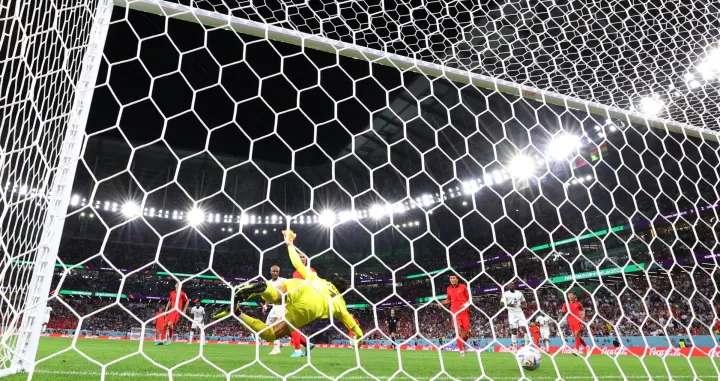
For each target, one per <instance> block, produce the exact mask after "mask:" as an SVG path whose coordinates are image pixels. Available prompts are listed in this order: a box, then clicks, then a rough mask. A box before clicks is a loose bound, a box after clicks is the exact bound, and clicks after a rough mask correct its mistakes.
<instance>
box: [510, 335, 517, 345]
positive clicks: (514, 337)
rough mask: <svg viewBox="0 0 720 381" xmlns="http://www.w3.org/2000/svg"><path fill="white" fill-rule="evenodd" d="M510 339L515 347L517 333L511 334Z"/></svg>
mask: <svg viewBox="0 0 720 381" xmlns="http://www.w3.org/2000/svg"><path fill="white" fill-rule="evenodd" d="M511 340H512V346H513V348H517V335H512V336H511Z"/></svg>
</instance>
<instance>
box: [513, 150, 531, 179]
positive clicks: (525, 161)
mask: <svg viewBox="0 0 720 381" xmlns="http://www.w3.org/2000/svg"><path fill="white" fill-rule="evenodd" d="M508 172H510V175H511V176H512V177H515V178H517V179H526V178H528V177H530V176H532V175H533V173H534V172H535V163H533V161H532V160H531V159H530V158H529V157H527V156H525V155H518V156H515V157H514V158H513V159H512V161H511V162H510V165H509V166H508Z"/></svg>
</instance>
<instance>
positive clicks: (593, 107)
mask: <svg viewBox="0 0 720 381" xmlns="http://www.w3.org/2000/svg"><path fill="white" fill-rule="evenodd" d="M113 2H114V4H115V5H117V6H120V7H125V8H129V9H132V10H137V11H142V12H147V13H152V14H155V15H159V16H164V17H172V18H175V19H179V20H184V21H188V22H193V23H198V22H199V23H201V24H203V25H206V26H210V27H217V28H225V29H230V30H234V31H236V32H238V33H242V34H247V35H252V36H256V37H262V38H267V39H269V40H273V41H280V42H284V43H288V44H292V45H296V46H302V47H307V48H310V49H314V50H320V51H324V52H329V53H336V54H339V55H341V56H344V57H351V58H356V59H361V60H365V61H370V62H373V63H377V64H381V65H387V66H393V67H397V68H399V69H400V70H403V71H408V70H409V71H414V72H418V73H422V74H425V75H427V76H430V77H445V78H447V79H449V80H451V81H454V82H458V83H464V84H472V85H473V86H477V87H480V88H484V89H489V90H497V91H499V92H502V93H506V94H511V95H515V96H520V97H522V98H527V99H533V100H536V101H540V102H545V103H550V104H554V105H559V106H563V107H567V108H570V109H575V110H582V111H586V112H589V113H592V114H595V115H600V116H603V117H611V118H617V119H620V120H624V121H627V122H631V123H636V124H641V125H645V126H648V127H652V128H657V129H663V130H667V131H670V132H676V133H680V134H684V135H688V136H695V137H700V138H703V139H707V140H712V141H720V139H719V138H718V135H720V132H716V131H713V130H710V129H706V128H700V127H697V126H693V125H690V124H687V123H678V122H676V121H672V120H668V119H662V118H657V117H649V116H647V115H644V114H642V113H639V112H634V111H630V110H624V109H621V108H617V107H611V106H606V105H602V104H600V103H596V102H590V101H585V100H582V99H579V98H575V97H569V96H565V95H562V94H559V93H556V92H552V91H546V90H541V89H538V88H534V87H530V86H525V85H521V84H518V83H514V82H510V81H505V80H501V79H497V78H493V77H489V76H486V75H481V74H475V73H472V72H469V71H467V70H460V69H455V68H451V67H448V66H444V65H439V64H435V63H432V62H427V61H422V60H416V59H413V58H409V57H404V56H401V55H397V54H392V53H387V52H383V51H381V50H377V49H371V48H367V47H362V46H359V45H356V44H349V43H346V42H342V41H337V40H333V39H329V38H326V37H323V36H318V35H312V34H308V33H303V32H299V31H295V30H290V29H287V28H281V27H277V26H273V25H268V24H264V23H260V22H256V21H251V20H247V19H243V18H240V17H236V16H232V15H226V14H222V13H219V12H212V11H207V10H203V9H198V8H194V7H189V6H186V5H182V4H175V3H171V2H168V1H164V0H131V1H128V0H113Z"/></svg>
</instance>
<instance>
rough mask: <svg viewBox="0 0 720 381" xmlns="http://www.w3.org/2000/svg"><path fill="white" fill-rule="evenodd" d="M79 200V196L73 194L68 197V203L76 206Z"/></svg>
mask: <svg viewBox="0 0 720 381" xmlns="http://www.w3.org/2000/svg"><path fill="white" fill-rule="evenodd" d="M79 202H80V196H78V195H76V194H74V195H73V196H72V198H71V199H70V205H72V206H76V205H77V204H78V203H79Z"/></svg>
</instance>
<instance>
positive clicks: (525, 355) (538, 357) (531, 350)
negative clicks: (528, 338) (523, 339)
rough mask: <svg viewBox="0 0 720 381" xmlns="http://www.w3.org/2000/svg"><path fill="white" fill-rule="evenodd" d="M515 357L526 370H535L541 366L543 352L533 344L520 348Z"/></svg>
mask: <svg viewBox="0 0 720 381" xmlns="http://www.w3.org/2000/svg"><path fill="white" fill-rule="evenodd" d="M515 357H516V358H517V360H518V362H519V363H520V366H522V367H523V368H525V370H535V369H537V368H539V367H540V362H542V352H540V350H539V349H537V348H535V347H531V346H526V347H522V348H520V349H519V350H518V352H517V354H516V355H515Z"/></svg>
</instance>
